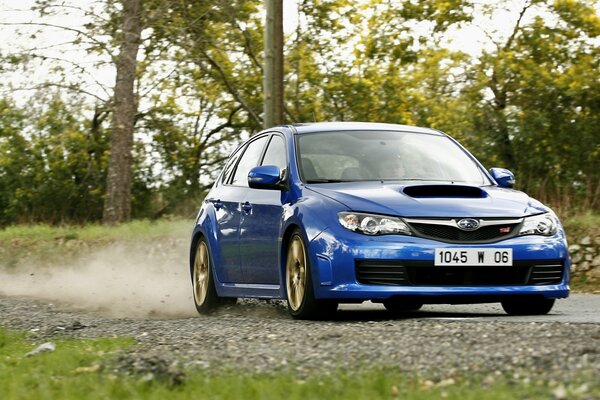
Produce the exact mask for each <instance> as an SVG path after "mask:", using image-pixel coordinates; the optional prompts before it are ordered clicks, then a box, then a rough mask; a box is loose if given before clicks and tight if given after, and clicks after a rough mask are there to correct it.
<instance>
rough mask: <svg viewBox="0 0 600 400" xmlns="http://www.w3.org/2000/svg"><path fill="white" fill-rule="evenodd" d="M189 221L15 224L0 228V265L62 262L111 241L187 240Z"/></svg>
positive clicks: (191, 222) (108, 243) (48, 264)
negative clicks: (52, 224)
mask: <svg viewBox="0 0 600 400" xmlns="http://www.w3.org/2000/svg"><path fill="white" fill-rule="evenodd" d="M192 224H193V221H190V220H182V219H162V220H157V221H148V220H138V221H132V222H130V223H127V224H121V225H117V226H104V225H99V224H90V225H85V226H49V225H18V226H9V227H7V228H4V229H2V230H0V268H2V267H3V268H9V269H10V268H18V267H19V266H26V267H30V266H32V265H37V266H40V267H49V266H53V265H64V264H68V263H69V262H70V261H72V260H74V259H76V258H77V257H80V256H82V255H85V254H86V253H89V252H90V251H93V250H100V249H102V248H104V247H106V246H108V245H110V244H112V243H152V241H155V240H164V239H176V240H186V241H187V240H188V239H189V236H190V234H191V230H192Z"/></svg>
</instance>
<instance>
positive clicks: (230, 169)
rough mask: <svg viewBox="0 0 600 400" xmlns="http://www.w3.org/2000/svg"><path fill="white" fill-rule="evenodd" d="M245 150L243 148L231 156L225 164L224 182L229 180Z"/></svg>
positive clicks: (222, 180)
mask: <svg viewBox="0 0 600 400" xmlns="http://www.w3.org/2000/svg"><path fill="white" fill-rule="evenodd" d="M243 152H244V151H243V150H240V151H238V152H236V153H235V154H234V155H232V156H231V158H230V159H229V161H228V162H227V165H226V166H225V171H224V172H223V178H222V179H221V182H223V183H227V182H229V180H230V178H231V175H232V173H233V169H234V168H235V164H236V163H237V160H239V158H240V156H241V155H242V153H243Z"/></svg>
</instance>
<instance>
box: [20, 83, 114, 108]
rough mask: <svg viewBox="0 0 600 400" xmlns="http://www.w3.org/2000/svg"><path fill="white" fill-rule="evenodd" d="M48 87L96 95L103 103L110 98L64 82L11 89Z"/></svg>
mask: <svg viewBox="0 0 600 400" xmlns="http://www.w3.org/2000/svg"><path fill="white" fill-rule="evenodd" d="M48 87H57V88H61V89H68V90H70V91H73V92H76V93H81V94H85V95H87V96H91V97H94V98H96V99H98V100H99V101H101V102H103V103H106V102H108V100H106V99H103V98H102V97H100V96H98V95H97V94H94V93H92V92H89V91H87V90H85V89H82V88H81V87H79V86H75V85H65V84H62V83H52V82H44V83H41V84H39V85H35V86H24V87H18V88H14V89H11V91H28V90H39V89H44V88H48Z"/></svg>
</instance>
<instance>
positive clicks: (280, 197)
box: [240, 133, 288, 285]
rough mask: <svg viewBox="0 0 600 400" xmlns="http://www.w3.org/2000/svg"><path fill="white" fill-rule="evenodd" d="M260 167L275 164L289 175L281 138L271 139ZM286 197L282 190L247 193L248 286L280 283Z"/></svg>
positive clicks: (243, 225)
mask: <svg viewBox="0 0 600 400" xmlns="http://www.w3.org/2000/svg"><path fill="white" fill-rule="evenodd" d="M260 165H276V166H277V167H279V168H280V169H281V170H285V171H286V173H287V169H288V161H287V150H286V145H285V140H284V138H283V136H282V135H280V134H277V133H276V134H273V135H272V136H271V138H270V140H269V144H268V147H267V149H266V151H265V155H264V157H263V159H262V162H261V164H260ZM286 196H287V192H286V191H281V190H265V189H252V188H250V189H249V190H248V192H246V198H245V201H244V203H243V205H242V213H241V220H240V243H241V247H240V250H241V254H240V258H241V261H242V271H243V274H244V281H245V282H246V283H251V284H273V285H275V284H278V283H279V247H280V245H281V243H280V238H279V236H280V231H281V223H282V204H283V203H284V200H285V197H286Z"/></svg>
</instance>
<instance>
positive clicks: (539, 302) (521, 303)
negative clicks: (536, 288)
mask: <svg viewBox="0 0 600 400" xmlns="http://www.w3.org/2000/svg"><path fill="white" fill-rule="evenodd" d="M554 301H555V300H554V299H545V298H543V297H532V298H526V297H521V298H517V299H510V300H504V301H503V302H501V304H502V308H503V309H504V311H506V313H507V314H508V315H545V314H548V313H549V312H550V310H552V307H553V306H554Z"/></svg>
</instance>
